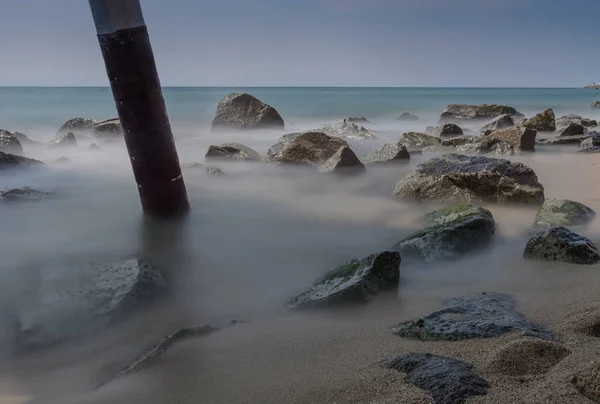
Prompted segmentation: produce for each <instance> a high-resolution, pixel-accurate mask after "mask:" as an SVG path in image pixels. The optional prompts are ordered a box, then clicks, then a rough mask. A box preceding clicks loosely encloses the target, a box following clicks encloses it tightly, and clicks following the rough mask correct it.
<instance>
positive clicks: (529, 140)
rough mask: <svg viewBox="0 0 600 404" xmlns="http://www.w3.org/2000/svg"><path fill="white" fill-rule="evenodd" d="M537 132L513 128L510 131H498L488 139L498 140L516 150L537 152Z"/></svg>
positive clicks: (488, 136)
mask: <svg viewBox="0 0 600 404" xmlns="http://www.w3.org/2000/svg"><path fill="white" fill-rule="evenodd" d="M536 136H537V131H535V130H533V129H529V128H523V127H512V128H508V129H502V130H497V131H494V132H492V133H490V134H489V135H487V136H486V138H489V139H496V140H499V141H502V142H505V143H508V144H509V145H511V146H512V147H513V148H514V149H516V150H522V151H535V138H536Z"/></svg>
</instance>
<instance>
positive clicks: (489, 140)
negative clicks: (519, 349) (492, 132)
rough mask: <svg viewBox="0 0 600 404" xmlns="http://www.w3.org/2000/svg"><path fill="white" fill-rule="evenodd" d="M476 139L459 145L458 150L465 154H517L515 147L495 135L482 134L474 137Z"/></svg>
mask: <svg viewBox="0 0 600 404" xmlns="http://www.w3.org/2000/svg"><path fill="white" fill-rule="evenodd" d="M473 139H474V141H471V142H468V143H465V144H463V145H462V146H458V147H457V148H456V151H457V152H459V153H465V154H479V155H488V156H490V155H494V156H512V155H514V154H515V149H514V147H513V146H512V145H511V144H509V143H507V142H504V141H502V140H500V139H497V138H494V137H487V136H486V137H484V136H480V137H477V138H473Z"/></svg>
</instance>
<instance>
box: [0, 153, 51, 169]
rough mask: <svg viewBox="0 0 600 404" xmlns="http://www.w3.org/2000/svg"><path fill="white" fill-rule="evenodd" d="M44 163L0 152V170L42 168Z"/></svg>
mask: <svg viewBox="0 0 600 404" xmlns="http://www.w3.org/2000/svg"><path fill="white" fill-rule="evenodd" d="M42 165H44V163H42V162H41V161H38V160H34V159H28V158H27V157H21V156H16V155H14V154H9V153H4V152H1V151H0V170H7V169H13V168H25V167H29V168H33V167H38V166H42Z"/></svg>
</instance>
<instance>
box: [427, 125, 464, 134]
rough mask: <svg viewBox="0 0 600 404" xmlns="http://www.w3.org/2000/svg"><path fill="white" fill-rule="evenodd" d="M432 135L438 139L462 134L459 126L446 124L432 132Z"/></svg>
mask: <svg viewBox="0 0 600 404" xmlns="http://www.w3.org/2000/svg"><path fill="white" fill-rule="evenodd" d="M433 134H434V135H435V136H439V137H456V136H462V135H463V134H464V133H463V130H462V129H461V128H460V126H458V125H456V124H453V123H446V124H444V125H441V126H438V127H437V128H436V129H435V131H434V132H433Z"/></svg>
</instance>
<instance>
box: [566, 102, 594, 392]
mask: <svg viewBox="0 0 600 404" xmlns="http://www.w3.org/2000/svg"><path fill="white" fill-rule="evenodd" d="M596 102H598V101H596ZM598 108H600V106H598ZM571 383H572V384H573V386H575V388H576V389H577V391H579V392H580V393H581V394H582V395H583V396H584V397H586V398H588V399H590V400H592V401H594V402H596V403H600V389H599V388H598V386H599V385H600V362H593V363H592V364H591V365H590V366H587V367H586V368H585V369H583V370H581V371H579V372H577V373H576V374H575V375H574V376H573V377H572V378H571Z"/></svg>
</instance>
